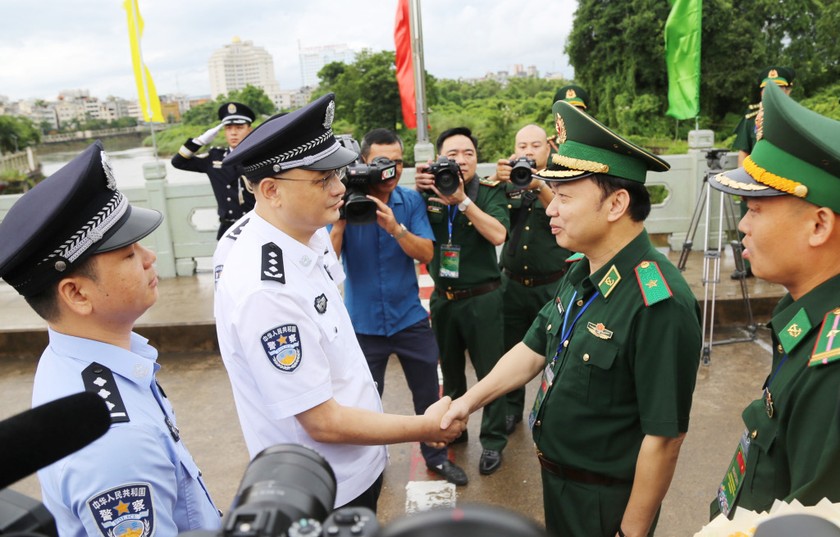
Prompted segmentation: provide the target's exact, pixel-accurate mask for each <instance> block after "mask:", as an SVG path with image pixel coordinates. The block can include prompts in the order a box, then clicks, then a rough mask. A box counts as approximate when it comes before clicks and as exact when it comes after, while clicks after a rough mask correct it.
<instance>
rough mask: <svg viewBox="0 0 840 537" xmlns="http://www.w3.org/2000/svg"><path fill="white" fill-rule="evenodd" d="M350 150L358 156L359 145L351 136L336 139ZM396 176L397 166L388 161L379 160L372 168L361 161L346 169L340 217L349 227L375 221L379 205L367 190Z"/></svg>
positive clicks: (381, 158)
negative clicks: (368, 196) (369, 195)
mask: <svg viewBox="0 0 840 537" xmlns="http://www.w3.org/2000/svg"><path fill="white" fill-rule="evenodd" d="M336 138H337V139H338V141H339V142H340V143H341V144H342V145H343V146H344V147H346V148H347V149H350V150H351V151H355V152H356V153H359V151H360V150H359V143H358V142H357V141H356V140H354V139H353V137H351V136H350V135H349V134H341V135H339V136H337V137H336ZM396 176H397V163H396V162H394V161H392V160H390V159H388V158H386V157H376V158H375V159H373V161H372V162H371V163H370V164H365V163H364V162H362V161H361V157H359V160H357V161H356V162H354V163H353V164H350V165H349V166H347V171H346V172H345V174H344V185H345V187H346V188H347V191H346V192H345V194H344V205H343V206H342V207H341V209H340V211H339V213H340V215H341V218H346V219H347V223H349V224H369V223H371V222H373V221H375V220H376V203H374V202H373V201H372V200H370V199H368V198H367V194H368V187H370V185H375V184H377V183H381V182H384V181H388V180H390V179H393V178H395V177H396Z"/></svg>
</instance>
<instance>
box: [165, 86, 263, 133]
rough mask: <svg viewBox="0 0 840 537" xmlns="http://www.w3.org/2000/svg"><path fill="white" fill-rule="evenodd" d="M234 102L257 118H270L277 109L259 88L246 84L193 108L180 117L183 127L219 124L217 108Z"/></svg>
mask: <svg viewBox="0 0 840 537" xmlns="http://www.w3.org/2000/svg"><path fill="white" fill-rule="evenodd" d="M230 101H235V102H238V103H242V104H244V105H246V106H248V107H249V108H250V109H251V110H253V111H254V114H256V116H257V118H260V117H261V116H270V115H272V114H274V113H275V112H276V111H277V107H276V106H274V103H273V102H272V100H271V99H269V98H268V95H266V94H265V91H263V90H262V89H261V88H257V87H255V86H252V85H250V84H248V85H247V86H245V87H244V88H243V89H241V90H233V91H231V92H229V93H228V94H227V95H225V94H222V95H219V96H218V97H216V99H215V100H213V101H209V102H206V103H204V104H200V105H198V106H194V107H192V108H190V109H189V110H187V111H186V112H185V113H184V115H183V116H182V117H181V122H182V123H184V124H185V125H197V126H205V127H210V126H212V125H217V124H218V123H219V115H218V112H219V107H220V106H222V105H223V104H224V103H226V102H230Z"/></svg>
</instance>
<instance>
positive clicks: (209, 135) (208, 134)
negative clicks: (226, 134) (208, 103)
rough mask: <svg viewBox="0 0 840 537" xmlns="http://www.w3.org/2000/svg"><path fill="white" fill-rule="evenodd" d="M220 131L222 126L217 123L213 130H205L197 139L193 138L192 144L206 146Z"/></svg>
mask: <svg viewBox="0 0 840 537" xmlns="http://www.w3.org/2000/svg"><path fill="white" fill-rule="evenodd" d="M220 130H222V124H221V123H219V124H218V125H216V126H215V127H213V128H210V129H207V130H206V131H204V134H202V135H201V136H199V137H198V138H193V142H195V143H197V144H198V145H207V144H209V143H210V142H212V141H213V138H215V137H216V135H217V134H219V131H220Z"/></svg>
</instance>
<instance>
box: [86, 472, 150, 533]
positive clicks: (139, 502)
mask: <svg viewBox="0 0 840 537" xmlns="http://www.w3.org/2000/svg"><path fill="white" fill-rule="evenodd" d="M87 504H88V508H89V509H90V512H91V514H92V515H93V520H94V521H95V522H96V527H97V528H99V531H100V533H102V535H103V536H104V537H115V536H118V535H136V536H137V537H148V536H150V535H154V532H155V510H154V507H153V506H152V486H151V485H150V484H149V483H126V484H124V485H120V486H119V487H115V488H112V489H110V490H106V491H104V492H100V493H99V494H96V495H94V496H93V497H91V498H90V499H89V500H88V501H87Z"/></svg>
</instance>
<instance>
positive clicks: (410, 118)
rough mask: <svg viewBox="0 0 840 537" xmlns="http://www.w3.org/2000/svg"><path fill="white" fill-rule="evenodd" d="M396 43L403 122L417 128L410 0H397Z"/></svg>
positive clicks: (407, 125) (411, 127)
mask: <svg viewBox="0 0 840 537" xmlns="http://www.w3.org/2000/svg"><path fill="white" fill-rule="evenodd" d="M394 45H395V48H396V51H397V54H396V63H397V85H398V86H399V89H400V103H401V104H402V114H403V123H404V124H405V126H406V127H407V128H409V129H416V128H417V103H416V100H415V93H414V62H413V61H412V58H411V22H410V18H409V14H408V0H397V20H396V24H395V26H394Z"/></svg>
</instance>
